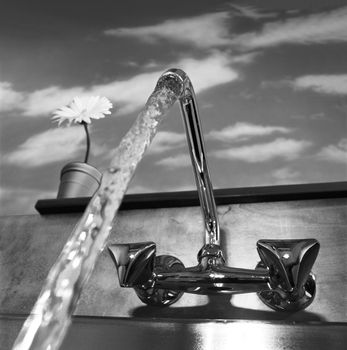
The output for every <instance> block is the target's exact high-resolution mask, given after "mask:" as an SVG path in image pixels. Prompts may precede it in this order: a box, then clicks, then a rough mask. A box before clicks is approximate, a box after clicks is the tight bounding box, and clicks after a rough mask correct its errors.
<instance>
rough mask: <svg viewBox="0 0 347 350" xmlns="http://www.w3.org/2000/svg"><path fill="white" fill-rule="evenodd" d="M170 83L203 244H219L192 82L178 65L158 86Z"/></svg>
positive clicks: (209, 179)
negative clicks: (177, 107) (198, 208)
mask: <svg viewBox="0 0 347 350" xmlns="http://www.w3.org/2000/svg"><path fill="white" fill-rule="evenodd" d="M163 85H166V86H170V89H172V90H174V91H175V92H176V94H177V96H178V100H179V103H180V108H181V114H182V118H183V123H184V126H185V132H186V136H187V142H188V149H189V154H190V159H191V162H192V166H193V171H194V176H195V182H196V186H197V191H198V196H199V200H200V206H201V210H202V215H203V218H204V226H205V244H206V245H217V246H219V245H220V229H219V222H218V216H217V209H216V203H215V200H214V196H213V187H212V182H211V178H210V173H209V168H208V165H207V159H206V151H205V144H204V138H203V132H202V128H201V121H200V116H199V110H198V105H197V102H196V96H195V92H194V88H193V85H192V83H191V81H190V79H189V77H188V75H187V74H186V73H185V72H184V71H183V70H181V69H176V68H172V69H169V70H167V71H166V72H165V73H163V74H162V76H161V77H160V78H159V81H158V83H157V86H159V87H162V86H163Z"/></svg>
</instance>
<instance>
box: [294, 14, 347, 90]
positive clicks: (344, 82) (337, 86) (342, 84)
mask: <svg viewBox="0 0 347 350" xmlns="http://www.w3.org/2000/svg"><path fill="white" fill-rule="evenodd" d="M346 21H347V19H346ZM289 84H290V85H292V86H293V87H294V88H296V89H299V90H305V89H310V90H313V91H316V92H319V93H323V94H332V95H346V94H347V74H335V75H324V74H322V75H304V76H302V77H299V78H296V79H295V80H294V81H292V82H289Z"/></svg>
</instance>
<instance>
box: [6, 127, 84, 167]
mask: <svg viewBox="0 0 347 350" xmlns="http://www.w3.org/2000/svg"><path fill="white" fill-rule="evenodd" d="M84 143H85V134H84V131H83V128H81V127H78V126H76V127H69V128H56V129H51V130H47V131H44V132H42V133H40V134H37V135H34V136H31V137H30V138H28V139H27V140H26V141H25V142H24V143H22V144H21V145H20V146H19V147H18V148H17V149H16V150H15V151H13V152H11V153H8V154H6V155H5V156H4V157H3V158H4V159H3V160H4V161H5V162H6V163H9V164H15V165H18V166H23V167H37V166H41V165H45V164H50V163H54V162H58V161H62V160H67V159H70V160H71V159H73V157H79V158H81V159H82V158H83V151H82V150H83V149H84V147H85V145H84Z"/></svg>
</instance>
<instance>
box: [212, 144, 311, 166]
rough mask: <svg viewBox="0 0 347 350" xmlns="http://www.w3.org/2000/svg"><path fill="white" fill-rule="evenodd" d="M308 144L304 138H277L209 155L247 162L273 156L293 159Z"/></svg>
mask: <svg viewBox="0 0 347 350" xmlns="http://www.w3.org/2000/svg"><path fill="white" fill-rule="evenodd" d="M310 145H311V143H310V142H308V141H304V140H294V139H285V138H277V139H276V140H274V141H271V142H266V143H258V144H253V145H247V146H242V147H233V148H229V149H224V150H217V151H214V152H211V155H212V156H214V157H216V158H221V159H227V160H241V161H244V162H248V163H259V162H264V161H269V160H272V159H274V158H283V159H286V160H293V159H296V158H298V157H299V156H300V154H301V153H302V152H303V151H304V150H305V149H306V148H307V147H309V146H310Z"/></svg>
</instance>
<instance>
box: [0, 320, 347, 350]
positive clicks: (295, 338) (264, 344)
mask: <svg viewBox="0 0 347 350" xmlns="http://www.w3.org/2000/svg"><path fill="white" fill-rule="evenodd" d="M24 320H25V316H13V315H3V316H0V336H1V346H0V349H1V350H9V349H11V346H12V343H13V342H14V340H15V337H16V335H17V333H18V332H19V330H20V327H21V325H22V323H23V322H24ZM346 341H347V323H330V322H315V323H284V322H271V323H270V322H268V323H265V322H259V321H237V320H235V321H226V320H208V319H206V320H204V321H201V320H199V321H197V320H193V319H191V320H187V319H185V320H179V319H176V320H174V321H167V320H161V319H144V318H142V319H137V318H134V319H129V318H110V317H83V316H79V317H74V318H73V320H72V326H71V327H70V329H69V332H68V334H67V336H66V338H65V340H64V342H63V344H62V346H61V349H62V350H76V349H83V350H95V349H102V350H117V349H127V350H135V349H136V350H145V349H146V350H147V349H151V350H156V349H158V350H159V349H160V350H162V349H165V350H171V349H172V350H176V349H180V350H184V349H187V350H188V349H189V350H205V349H206V350H207V349H208V350H213V349H216V350H217V349H218V350H224V349H228V350H230V349H231V348H234V349H238V350H239V349H252V350H253V349H258V350H261V349H264V350H265V349H266V350H271V349H276V350H280V349H283V350H284V349H286V350H288V349H296V350H300V349H317V350H319V349H328V348H330V349H334V350H339V349H341V350H342V349H345V348H346V347H345V346H346Z"/></svg>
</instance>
